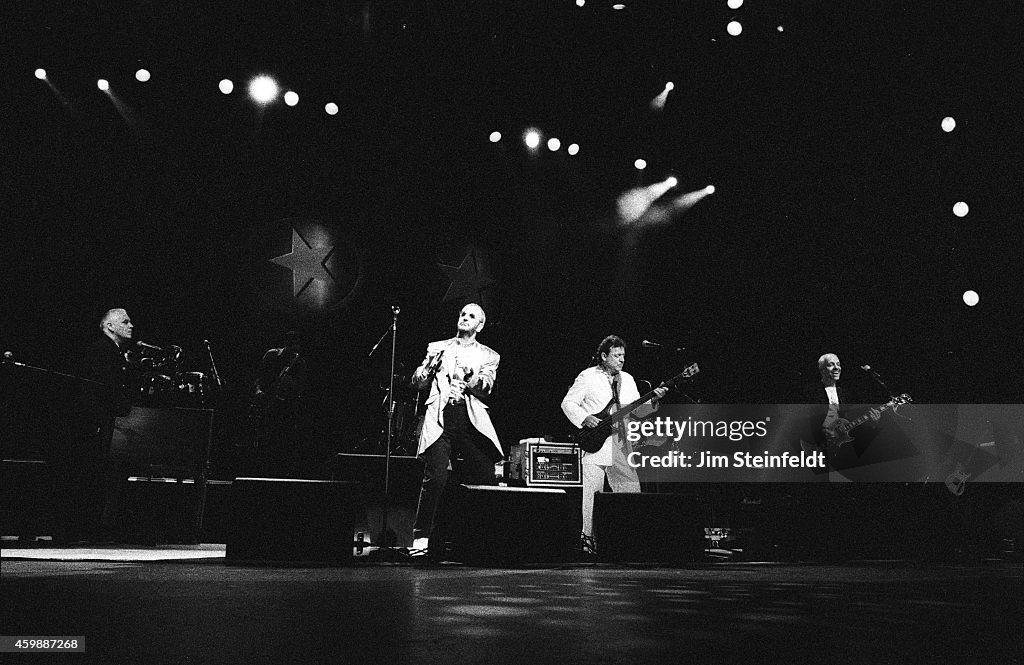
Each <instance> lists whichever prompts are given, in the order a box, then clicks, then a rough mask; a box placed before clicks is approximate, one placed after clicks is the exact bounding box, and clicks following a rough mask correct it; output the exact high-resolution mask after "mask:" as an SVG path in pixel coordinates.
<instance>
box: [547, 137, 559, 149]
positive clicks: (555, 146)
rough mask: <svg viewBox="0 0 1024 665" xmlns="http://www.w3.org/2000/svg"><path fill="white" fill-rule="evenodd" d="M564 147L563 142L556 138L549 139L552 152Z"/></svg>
mask: <svg viewBox="0 0 1024 665" xmlns="http://www.w3.org/2000/svg"><path fill="white" fill-rule="evenodd" d="M561 147H562V142H561V141H559V140H558V139H556V138H550V139H548V150H550V151H551V152H557V151H558V149H559V148H561Z"/></svg>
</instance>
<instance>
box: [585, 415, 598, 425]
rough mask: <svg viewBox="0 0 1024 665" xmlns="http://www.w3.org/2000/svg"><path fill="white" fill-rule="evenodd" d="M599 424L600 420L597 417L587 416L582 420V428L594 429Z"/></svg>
mask: <svg viewBox="0 0 1024 665" xmlns="http://www.w3.org/2000/svg"><path fill="white" fill-rule="evenodd" d="M599 424H601V420H600V419H599V418H597V416H593V415H591V416H587V417H586V418H584V419H583V427H590V428H594V427H597V426H598V425H599Z"/></svg>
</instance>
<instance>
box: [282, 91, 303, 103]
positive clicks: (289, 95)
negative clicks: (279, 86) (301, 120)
mask: <svg viewBox="0 0 1024 665" xmlns="http://www.w3.org/2000/svg"><path fill="white" fill-rule="evenodd" d="M284 103H285V104H287V105H288V106H295V105H296V104H298V103H299V94H298V93H297V92H294V91H292V90H289V91H288V92H286V93H284Z"/></svg>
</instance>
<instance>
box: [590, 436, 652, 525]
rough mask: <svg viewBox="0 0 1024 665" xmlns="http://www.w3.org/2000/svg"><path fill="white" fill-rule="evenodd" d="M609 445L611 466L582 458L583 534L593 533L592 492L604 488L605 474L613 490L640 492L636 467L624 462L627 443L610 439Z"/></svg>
mask: <svg viewBox="0 0 1024 665" xmlns="http://www.w3.org/2000/svg"><path fill="white" fill-rule="evenodd" d="M609 445H611V446H613V450H612V465H611V466H599V465H597V464H588V463H587V460H586V458H584V459H583V534H584V535H586V536H591V537H593V535H594V493H595V492H600V491H602V490H603V489H604V479H605V476H606V475H607V477H608V484H609V485H610V486H611V488H612V491H613V492H624V493H633V494H636V493H639V492H640V480H639V478H637V475H636V469H634V468H633V467H631V466H630V465H629V463H628V462H626V455H628V454H629V451H628V450H626V446H627V445H628V444H624V443H622V442H620V441H612V442H611V444H609Z"/></svg>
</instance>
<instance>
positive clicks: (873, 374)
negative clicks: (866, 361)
mask: <svg viewBox="0 0 1024 665" xmlns="http://www.w3.org/2000/svg"><path fill="white" fill-rule="evenodd" d="M860 368H861V369H862V370H864V371H865V372H867V373H868V374H870V375H871V378H872V379H874V380H875V381H876V382H877V383H878V385H880V386H882V387H883V388H885V390H886V392H888V393H889V396H890V397H892V390H891V389H890V388H889V386H887V385H886V384H885V381H883V380H882V377H881V376H879V375H878V372H876V371H875V370H873V369H871V365H861V366H860Z"/></svg>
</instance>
